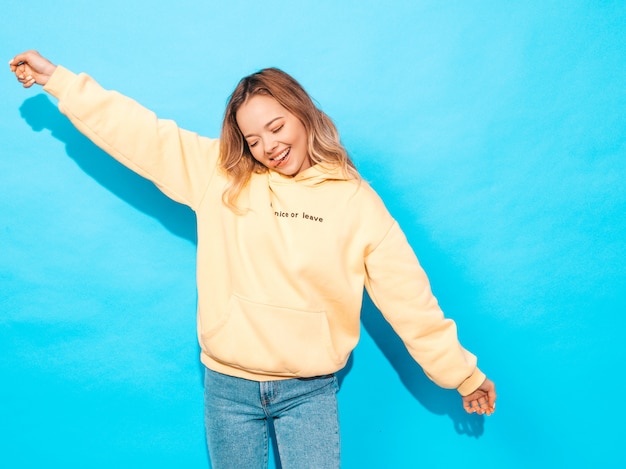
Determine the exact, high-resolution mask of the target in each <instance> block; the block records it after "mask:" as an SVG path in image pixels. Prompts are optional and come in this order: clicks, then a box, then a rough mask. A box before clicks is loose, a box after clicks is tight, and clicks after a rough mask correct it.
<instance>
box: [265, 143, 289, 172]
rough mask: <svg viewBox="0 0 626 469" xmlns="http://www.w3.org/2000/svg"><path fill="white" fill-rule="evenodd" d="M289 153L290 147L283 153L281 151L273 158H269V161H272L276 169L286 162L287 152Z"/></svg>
mask: <svg viewBox="0 0 626 469" xmlns="http://www.w3.org/2000/svg"><path fill="white" fill-rule="evenodd" d="M290 151H291V147H288V148H285V149H284V150H283V151H281V152H280V153H279V154H278V155H276V156H275V157H274V158H270V161H272V164H273V166H274V167H275V168H278V167H279V166H281V165H282V164H284V163H285V162H286V161H287V159H288V157H289V152H290Z"/></svg>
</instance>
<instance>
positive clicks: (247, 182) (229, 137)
mask: <svg viewBox="0 0 626 469" xmlns="http://www.w3.org/2000/svg"><path fill="white" fill-rule="evenodd" d="M10 67H11V70H12V72H14V73H15V74H16V76H17V78H18V81H19V82H21V83H22V84H23V86H24V87H27V88H28V87H31V86H33V85H34V84H39V85H43V86H44V89H45V90H46V91H47V92H49V93H50V94H52V95H53V96H55V97H57V98H58V99H59V109H60V110H61V111H62V112H63V113H64V114H65V115H67V116H68V118H69V119H70V120H71V121H72V123H73V124H74V125H75V126H76V127H77V128H78V129H79V130H80V131H81V132H82V133H84V134H85V135H86V136H87V137H88V138H90V139H91V140H92V141H94V142H95V143H96V144H97V145H99V146H100V147H101V148H102V149H104V150H105V151H106V152H108V153H109V154H111V155H112V156H113V157H114V158H116V159H117V160H119V161H120V162H122V163H123V164H125V165H126V166H128V167H129V168H131V169H132V170H133V171H136V172H137V173H139V174H141V175H142V176H144V177H146V178H148V179H150V180H151V181H153V182H154V183H155V184H156V185H157V186H158V187H159V188H160V189H161V190H162V191H163V192H164V193H165V194H167V195H168V196H169V197H171V198H173V199H175V200H177V201H179V202H181V203H184V204H186V205H188V206H190V207H191V208H192V209H193V210H194V211H195V213H196V217H197V221H198V253H197V284H198V337H199V341H200V346H201V350H202V353H201V360H202V363H203V364H204V365H205V366H206V377H205V422H206V430H207V443H208V447H209V453H210V457H211V462H212V465H213V467H214V468H217V469H220V468H226V467H238V468H256V467H264V466H266V465H267V446H268V442H267V420H268V419H272V420H273V423H274V426H275V431H276V438H277V444H278V448H279V455H280V459H281V464H282V467H284V468H286V469H287V468H306V467H311V468H317V469H319V468H336V467H339V428H338V418H337V401H336V391H337V382H336V378H335V376H334V373H335V372H336V371H338V370H340V369H341V368H343V366H344V365H345V364H346V362H347V360H348V357H349V355H350V353H351V351H352V350H353V348H354V347H355V346H356V344H357V341H358V338H359V314H360V309H361V299H362V293H363V287H364V286H365V287H366V288H367V291H368V293H369V295H370V297H371V298H372V300H373V301H374V303H375V304H376V305H377V306H378V308H379V309H380V310H381V311H382V313H383V315H384V316H385V318H386V319H387V320H388V321H389V322H390V323H391V325H392V326H393V328H394V330H395V331H396V332H397V333H398V334H399V336H400V337H401V338H402V340H403V341H404V343H405V345H406V347H407V349H408V351H409V353H410V354H411V355H412V356H413V358H414V359H415V360H416V361H417V362H418V363H419V364H420V365H421V366H422V368H423V369H424V371H425V372H426V374H427V375H428V376H429V377H430V378H431V379H432V380H433V381H435V382H436V383H437V384H439V385H441V386H443V387H446V388H455V389H457V390H458V391H459V393H460V394H461V395H462V396H463V398H462V399H463V405H464V407H465V409H466V410H467V411H468V412H477V413H479V414H486V415H490V414H491V413H492V412H493V411H494V409H495V399H496V393H495V386H494V384H493V383H492V382H491V381H490V380H489V379H487V378H486V376H485V375H484V374H483V373H482V372H481V371H480V370H479V369H478V368H477V366H476V358H475V357H474V356H473V355H472V354H471V353H469V352H467V351H466V350H465V349H464V348H463V347H462V346H461V345H460V344H459V342H458V339H457V335H456V328H455V324H454V322H453V321H451V320H449V319H446V318H444V316H443V313H442V311H441V309H440V308H439V306H438V304H437V301H436V299H435V298H434V296H433V295H432V292H431V290H430V286H429V282H428V279H427V277H426V275H425V274H424V272H423V270H422V269H421V267H420V265H419V262H418V261H417V259H416V257H415V255H414V253H413V251H412V249H411V248H410V246H409V244H408V243H407V241H406V239H405V237H404V234H403V233H402V231H401V230H400V228H399V226H398V224H397V223H396V222H395V220H393V218H392V217H391V216H390V214H389V213H388V211H387V210H386V208H385V206H384V204H383V203H382V201H381V200H380V198H379V197H378V195H377V194H376V193H375V192H374V191H373V190H372V188H371V187H370V186H369V185H368V184H367V183H366V182H365V181H363V180H361V178H360V177H359V175H358V172H357V171H356V169H355V167H354V165H353V163H352V162H351V161H350V158H349V157H348V155H347V153H346V151H345V149H344V148H343V146H342V145H341V143H340V141H339V137H338V133H337V131H336V129H335V126H334V125H333V123H332V122H331V120H330V119H329V118H328V117H327V116H326V115H325V114H324V113H323V112H321V111H320V110H319V109H317V107H316V106H315V105H314V104H313V102H312V100H311V98H310V97H309V96H308V94H307V93H306V92H305V91H304V89H303V88H302V87H301V86H300V85H299V84H298V83H297V82H296V81H295V80H294V79H293V78H292V77H290V76H289V75H287V74H286V73H284V72H282V71H280V70H277V69H265V70H262V71H260V72H258V73H255V74H252V75H250V76H248V77H245V78H244V79H242V80H241V82H240V83H239V84H238V86H237V87H236V89H235V91H234V92H233V94H232V95H231V97H230V100H229V103H228V105H227V108H226V112H225V116H224V122H223V127H222V133H221V137H220V139H219V140H215V139H209V138H205V137H201V136H198V135H197V134H195V133H192V132H188V131H185V130H181V129H180V128H178V127H177V126H176V124H175V123H174V122H172V121H167V120H159V119H157V117H156V116H155V115H154V114H153V113H152V112H150V111H149V110H147V109H145V108H143V107H141V106H140V105H138V104H137V103H136V102H134V101H133V100H131V99H129V98H127V97H124V96H122V95H120V94H118V93H116V92H113V91H107V90H104V89H102V88H101V87H100V86H99V85H98V84H97V83H96V82H95V81H94V80H93V79H91V78H90V77H88V76H87V75H85V74H80V75H76V74H74V73H72V72H70V71H69V70H67V69H65V68H63V67H62V66H56V65H54V64H52V63H51V62H50V61H48V60H47V59H45V58H43V57H42V56H41V55H39V54H38V53H37V52H34V51H28V52H25V53H23V54H19V55H17V56H16V57H15V58H14V59H13V60H12V61H11V62H10Z"/></svg>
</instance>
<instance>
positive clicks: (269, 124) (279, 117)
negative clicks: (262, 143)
mask: <svg viewBox="0 0 626 469" xmlns="http://www.w3.org/2000/svg"><path fill="white" fill-rule="evenodd" d="M283 117H284V116H278V117H274V118H273V119H272V120H271V121H269V122H268V123H267V124H265V125H264V126H263V128H264V129H267V128H268V127H270V126H271V125H272V124H273V123H274V122H276V121H277V120H278V119H282V118H283ZM253 135H254V134H247V135H244V136H243V138H249V137H252V136H253Z"/></svg>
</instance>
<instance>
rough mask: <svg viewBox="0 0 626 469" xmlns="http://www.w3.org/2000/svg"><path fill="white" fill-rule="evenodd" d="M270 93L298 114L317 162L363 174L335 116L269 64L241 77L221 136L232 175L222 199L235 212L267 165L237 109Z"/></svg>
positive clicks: (222, 154)
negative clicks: (240, 122) (254, 152)
mask: <svg viewBox="0 0 626 469" xmlns="http://www.w3.org/2000/svg"><path fill="white" fill-rule="evenodd" d="M255 95H266V96H271V97H272V98H274V99H275V100H276V101H278V103H279V104H280V105H281V106H283V107H284V108H285V109H287V110H288V111H289V112H290V113H292V114H293V115H294V116H296V117H297V118H298V119H300V121H301V122H302V124H303V125H304V128H305V130H306V132H307V135H308V153H309V157H310V158H311V160H312V161H313V164H316V163H322V164H328V165H329V166H333V167H337V166H338V167H339V168H341V169H342V170H343V172H344V174H345V176H346V177H349V178H356V179H358V178H359V174H358V172H357V170H356V167H355V166H354V163H353V162H352V160H351V159H350V156H349V155H348V153H347V151H346V149H345V148H344V147H343V145H342V144H341V142H340V140H339V133H338V132H337V128H336V127H335V124H333V122H332V120H331V119H330V118H329V117H328V116H327V115H326V114H325V113H324V112H323V111H321V110H320V109H318V108H317V106H316V105H315V104H314V103H313V100H312V99H311V97H310V96H309V95H308V93H307V92H306V91H305V90H304V88H303V87H302V86H301V85H300V83H298V82H297V81H296V80H295V79H294V78H293V77H292V76H290V75H288V74H287V73H285V72H283V71H282V70H279V69H277V68H265V69H263V70H260V71H259V72H256V73H253V74H252V75H249V76H247V77H244V78H243V79H241V81H240V82H239V84H238V85H237V87H236V88H235V91H233V93H232V94H231V96H230V99H229V100H228V104H227V106H226V111H225V113H224V122H223V124H222V134H221V137H220V161H219V165H220V168H221V169H222V170H223V171H224V172H225V173H226V175H227V177H228V181H229V182H228V185H227V186H226V189H225V190H224V193H223V194H222V201H223V202H224V203H225V204H226V205H227V206H228V207H230V208H231V209H232V210H233V211H235V212H240V210H239V209H238V207H237V205H236V201H237V197H238V196H239V194H240V193H241V191H242V189H243V188H244V187H245V186H246V184H247V183H248V181H249V180H250V176H251V175H252V173H264V172H266V171H267V168H266V167H265V166H263V165H262V164H261V163H259V162H258V161H257V160H255V159H254V157H253V156H252V153H251V152H250V149H249V148H248V144H247V142H246V140H245V139H244V137H243V134H242V133H241V130H240V129H239V126H238V125H237V111H238V110H239V108H240V107H241V106H242V105H243V104H244V103H245V102H246V101H247V100H248V99H250V98H251V97H252V96H255Z"/></svg>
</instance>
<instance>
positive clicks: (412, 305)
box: [365, 221, 485, 395]
mask: <svg viewBox="0 0 626 469" xmlns="http://www.w3.org/2000/svg"><path fill="white" fill-rule="evenodd" d="M365 265H366V269H367V278H366V285H365V286H366V288H367V291H368V293H369V295H370V298H371V299H372V301H373V302H374V304H376V306H377V307H378V308H379V309H380V311H381V312H382V314H383V316H384V317H385V319H386V320H387V321H388V322H389V323H390V324H391V326H392V327H393V329H394V330H395V332H396V333H397V334H398V336H399V337H400V338H401V339H402V341H403V342H404V344H405V346H406V347H407V350H408V351H409V353H410V354H411V356H412V357H413V358H414V359H415V360H416V361H417V362H418V363H419V365H420V366H421V367H422V369H423V370H424V372H425V373H426V375H427V376H428V377H429V378H430V379H431V380H433V381H434V382H435V383H436V384H438V385H439V386H441V387H443V388H449V389H457V390H458V391H459V393H460V394H461V395H468V394H471V393H472V392H473V391H475V390H476V389H477V388H478V387H479V386H480V385H481V384H482V382H483V381H484V379H485V375H484V374H483V373H482V372H481V371H480V370H479V369H478V368H477V366H476V363H477V360H476V357H475V356H474V355H472V354H471V353H469V352H468V351H467V350H465V349H464V348H463V347H462V346H461V344H460V343H459V340H458V338H457V330H456V324H455V323H454V321H452V320H451V319H446V318H445V317H444V314H443V312H442V311H441V308H440V307H439V304H438V302H437V299H436V298H435V297H434V296H433V294H432V291H431V288H430V283H429V281H428V278H427V277H426V274H425V272H424V270H423V269H422V267H421V266H420V264H419V262H418V260H417V258H416V256H415V254H414V252H413V250H412V249H411V247H410V245H409V243H408V242H407V240H406V237H405V235H404V233H403V232H402V230H401V229H400V227H399V226H398V224H397V222H395V221H394V222H393V223H392V225H391V228H390V229H389V231H388V232H387V233H386V235H385V237H384V238H383V240H382V241H381V242H380V243H379V244H378V245H377V246H376V248H375V249H373V250H372V251H371V252H370V253H369V254H368V255H367V257H366V259H365Z"/></svg>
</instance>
